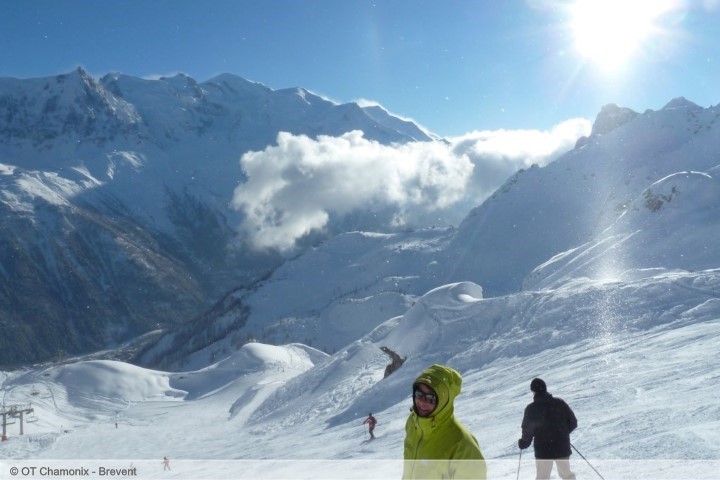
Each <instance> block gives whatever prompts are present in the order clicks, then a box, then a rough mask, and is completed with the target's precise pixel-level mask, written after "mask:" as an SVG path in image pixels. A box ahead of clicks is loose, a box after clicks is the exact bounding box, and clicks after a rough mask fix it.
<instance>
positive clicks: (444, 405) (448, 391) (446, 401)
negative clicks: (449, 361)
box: [413, 364, 462, 420]
mask: <svg viewBox="0 0 720 480" xmlns="http://www.w3.org/2000/svg"><path fill="white" fill-rule="evenodd" d="M417 383H422V384H424V385H427V386H428V387H430V388H432V389H433V390H434V391H435V393H437V396H438V404H437V407H435V410H434V411H433V413H432V414H431V415H430V416H431V417H435V418H437V419H438V420H442V419H445V418H447V417H450V416H452V414H453V410H454V401H455V397H457V396H458V395H459V394H460V390H461V387H462V377H461V376H460V374H459V373H458V372H457V370H455V369H453V368H450V367H446V366H444V365H437V364H436V365H431V366H430V367H428V368H426V369H425V370H423V372H422V373H421V374H420V376H419V377H417V378H416V379H415V382H413V385H414V384H417Z"/></svg>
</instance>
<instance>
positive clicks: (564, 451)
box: [518, 378, 577, 480]
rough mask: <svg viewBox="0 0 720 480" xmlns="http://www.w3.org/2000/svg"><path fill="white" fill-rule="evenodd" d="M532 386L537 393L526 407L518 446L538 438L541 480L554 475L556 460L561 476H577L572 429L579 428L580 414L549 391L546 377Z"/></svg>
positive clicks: (535, 379)
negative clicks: (572, 462)
mask: <svg viewBox="0 0 720 480" xmlns="http://www.w3.org/2000/svg"><path fill="white" fill-rule="evenodd" d="M530 390H532V392H533V393H534V397H533V402H532V403H531V404H529V405H528V406H527V407H525V415H524V416H523V420H522V437H521V438H520V440H518V447H520V449H521V450H523V449H526V448H528V447H529V446H530V444H531V443H532V441H533V438H534V439H535V467H536V476H535V478H536V479H537V480H546V479H548V478H550V472H552V467H553V462H555V464H556V465H557V471H558V474H559V475H560V477H561V478H564V479H571V480H574V479H575V474H574V473H573V472H572V470H570V454H571V453H572V451H571V450H570V432H572V431H573V430H575V429H576V428H577V418H575V414H574V413H573V411H572V409H571V408H570V407H569V406H568V404H567V403H565V402H564V401H563V400H562V399H561V398H556V397H553V396H552V395H550V394H549V393H548V391H547V386H546V385H545V382H544V381H543V380H542V379H540V378H534V379H533V381H532V382H530Z"/></svg>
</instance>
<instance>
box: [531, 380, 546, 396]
mask: <svg viewBox="0 0 720 480" xmlns="http://www.w3.org/2000/svg"><path fill="white" fill-rule="evenodd" d="M530 390H531V391H532V392H533V393H536V394H537V393H546V392H547V385H545V381H544V380H543V379H542V378H533V379H532V382H530Z"/></svg>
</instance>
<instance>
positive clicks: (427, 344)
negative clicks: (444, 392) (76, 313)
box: [0, 270, 720, 479]
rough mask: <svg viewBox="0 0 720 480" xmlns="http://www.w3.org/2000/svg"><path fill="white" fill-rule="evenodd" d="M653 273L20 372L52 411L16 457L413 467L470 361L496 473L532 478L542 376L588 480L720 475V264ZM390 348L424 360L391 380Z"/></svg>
mask: <svg viewBox="0 0 720 480" xmlns="http://www.w3.org/2000/svg"><path fill="white" fill-rule="evenodd" d="M640 273H641V272H636V275H635V277H637V279H636V280H626V281H605V282H601V281H598V280H590V279H587V278H577V279H575V280H574V281H572V282H569V283H568V284H566V285H565V286H564V287H562V288H557V289H545V290H534V291H524V292H520V293H517V294H513V295H508V296H504V297H495V298H483V296H482V289H481V288H480V287H479V286H478V285H475V284H472V283H462V282H461V283H456V284H451V285H446V286H442V287H439V288H437V289H434V290H432V291H430V292H428V293H427V294H426V295H425V296H423V297H422V298H421V299H420V300H419V301H418V302H417V303H416V304H415V305H414V306H412V308H410V309H409V310H408V311H407V312H406V313H405V314H404V315H402V316H400V317H396V318H393V319H389V320H388V321H386V322H384V323H383V324H381V325H380V326H378V327H377V328H376V329H375V330H373V331H372V332H371V333H370V334H368V335H365V336H363V337H362V338H360V339H358V340H357V341H355V342H352V343H351V344H349V345H347V346H346V347H345V348H343V349H341V350H340V351H338V352H337V353H336V354H334V355H332V356H328V355H326V354H323V353H322V352H319V351H317V350H314V349H312V348H309V347H306V346H303V345H299V344H292V345H285V346H270V345H263V344H258V343H255V344H247V345H245V346H243V347H242V348H240V349H239V350H238V351H237V353H236V354H234V355H233V356H232V357H230V358H227V359H225V360H223V361H221V362H219V363H217V364H214V365H212V366H210V367H207V368H204V369H202V370H197V371H190V372H173V373H170V372H161V371H153V370H147V369H143V368H140V367H136V366H132V365H128V364H124V363H120V362H114V361H106V360H89V361H77V362H69V363H66V364H62V365H52V366H42V367H40V366H39V367H36V368H32V369H28V370H24V371H17V372H5V373H3V374H2V377H0V381H2V392H3V398H2V401H3V403H5V404H6V405H7V404H16V403H27V402H32V404H33V406H34V409H35V414H36V415H37V419H38V420H37V422H33V423H26V424H25V434H24V435H23V436H19V435H18V425H10V426H8V430H9V439H8V441H6V442H2V443H0V461H2V465H1V466H0V467H1V468H2V469H3V470H4V471H6V470H7V469H8V468H10V467H11V466H13V465H19V466H20V468H22V467H25V468H28V467H33V466H35V467H37V466H38V465H41V464H42V465H60V466H73V465H75V466H76V465H82V466H86V467H87V468H89V469H93V468H95V469H96V470H95V471H97V469H98V468H99V466H102V465H109V466H113V467H115V468H121V467H122V468H130V467H129V466H130V465H132V466H133V467H132V468H135V469H136V473H137V476H140V477H141V478H159V477H163V478H228V479H229V478H398V477H399V476H400V475H401V471H402V462H401V459H402V443H403V437H404V423H405V419H406V416H407V413H408V409H409V407H410V405H411V401H410V389H411V384H412V381H413V379H414V378H415V376H417V374H418V373H419V372H420V370H422V369H423V368H424V367H425V366H427V365H429V364H432V363H444V364H447V365H451V366H453V367H455V368H457V369H458V370H459V371H460V372H461V373H462V374H463V377H464V385H463V392H462V393H461V394H460V396H459V397H458V399H457V403H456V415H457V416H458V418H459V419H460V420H461V421H462V422H464V423H465V424H466V425H467V426H468V428H470V430H471V431H472V432H473V433H474V434H475V436H476V437H477V438H478V440H479V442H480V445H481V448H482V450H483V453H484V454H485V457H486V459H487V460H488V471H489V476H490V477H491V478H516V475H517V473H518V466H520V472H519V473H520V478H534V463H533V459H532V447H531V449H530V450H528V451H525V452H524V453H525V454H524V455H523V457H522V459H520V458H519V451H518V449H517V444H516V442H517V438H518V436H519V431H520V429H519V426H520V421H521V418H522V412H523V409H524V407H525V405H526V404H527V403H529V402H530V401H531V400H532V397H531V394H530V391H529V382H530V380H531V379H532V378H533V377H535V376H540V377H542V378H544V379H545V380H546V382H547V384H548V389H549V391H550V392H551V393H553V394H555V395H557V396H560V397H562V398H563V399H565V400H566V401H567V402H568V403H569V404H570V405H571V407H572V408H573V409H574V410H575V413H576V415H577V417H578V420H579V427H578V429H577V430H576V431H575V432H574V433H573V435H572V438H571V439H572V442H573V444H574V445H575V447H576V448H577V449H578V450H579V451H580V452H581V453H582V454H583V456H585V458H586V459H587V461H588V462H590V463H588V462H586V461H584V460H583V459H582V458H581V457H580V456H579V455H577V454H575V455H573V457H572V458H571V460H572V466H573V468H574V469H575V471H576V473H577V475H578V478H592V477H593V476H596V475H597V474H596V473H595V472H594V471H593V470H591V467H590V465H592V466H593V467H594V468H596V469H597V470H598V471H599V472H600V473H601V474H602V475H603V477H604V478H668V479H669V478H718V475H720V474H718V472H720V469H718V460H717V457H718V455H717V445H718V441H719V440H720V429H719V428H718V427H719V426H720V404H719V403H718V401H717V400H718V394H717V384H718V378H719V377H720V368H719V367H720V360H719V359H718V356H717V354H716V351H717V346H718V345H719V344H720V328H718V327H719V326H720V299H719V298H718V297H719V296H720V270H705V271H698V272H680V271H664V272H660V271H658V272H655V274H654V275H650V276H649V275H648V273H647V272H643V274H642V275H641V274H640ZM632 276H633V275H630V274H628V275H626V277H632ZM381 346H388V347H390V348H392V349H393V350H395V351H397V352H398V353H399V354H400V355H401V356H404V357H407V361H406V362H405V364H404V365H403V366H402V368H400V369H399V370H398V371H396V372H395V373H393V374H392V375H391V376H390V377H388V378H386V379H383V371H384V368H385V365H386V364H387V363H388V358H387V356H386V355H385V354H383V353H382V352H381V351H380V347H381ZM369 411H372V412H373V414H374V415H375V416H376V417H377V419H378V421H379V424H378V426H377V428H376V434H377V436H378V438H377V439H376V440H374V441H372V442H368V441H367V433H366V430H365V427H364V426H363V425H362V421H363V420H364V418H365V416H366V415H367V412H369ZM116 423H117V427H116V425H115V424H116ZM165 455H167V456H168V457H169V458H170V459H171V466H172V470H171V471H169V472H168V471H163V469H162V464H161V459H162V457H163V456H165ZM47 462H50V463H47ZM3 473H5V472H3ZM26 478H33V477H26ZM37 478H40V477H37Z"/></svg>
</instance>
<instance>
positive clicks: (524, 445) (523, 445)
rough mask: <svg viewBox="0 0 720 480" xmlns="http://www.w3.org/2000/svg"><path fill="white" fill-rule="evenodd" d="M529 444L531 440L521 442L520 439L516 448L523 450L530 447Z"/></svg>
mask: <svg viewBox="0 0 720 480" xmlns="http://www.w3.org/2000/svg"><path fill="white" fill-rule="evenodd" d="M530 443H532V440H523V439H522V438H521V439H519V440H518V447H519V448H520V450H525V449H526V448H528V447H529V446H530Z"/></svg>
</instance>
